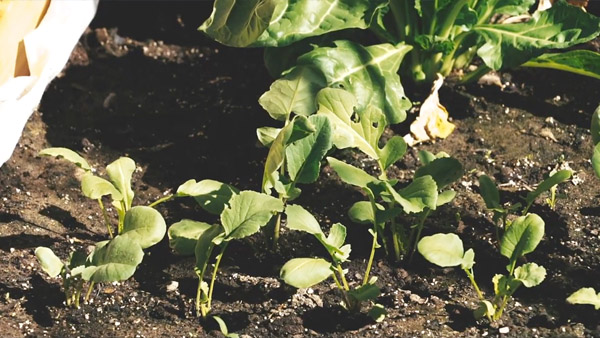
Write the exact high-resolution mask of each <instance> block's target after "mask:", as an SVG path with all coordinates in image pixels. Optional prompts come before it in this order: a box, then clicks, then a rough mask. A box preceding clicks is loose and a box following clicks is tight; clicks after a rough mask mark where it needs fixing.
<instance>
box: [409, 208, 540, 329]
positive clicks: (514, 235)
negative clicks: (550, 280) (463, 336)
mask: <svg viewBox="0 0 600 338" xmlns="http://www.w3.org/2000/svg"><path fill="white" fill-rule="evenodd" d="M543 236H544V221H543V220H542V219H541V218H540V217H539V216H537V215H536V214H528V215H527V216H520V217H518V218H517V219H515V220H514V221H513V222H512V224H511V226H510V227H509V228H508V229H507V230H506V232H505V233H504V236H503V237H502V241H501V243H500V254H501V255H502V256H504V257H506V258H508V260H509V263H508V265H507V266H506V270H507V271H508V274H506V275H502V274H496V275H495V276H494V278H493V279H492V283H493V284H494V294H495V295H494V298H493V299H492V300H491V301H490V300H487V299H486V298H485V297H484V295H483V293H482V292H481V289H480V288H479V286H478V285H477V282H476V281H475V275H474V272H473V265H474V264H475V252H474V251H473V249H469V250H467V251H466V252H465V251H464V249H463V243H462V241H461V239H460V238H459V237H458V236H457V235H455V234H435V235H433V236H426V237H423V239H421V241H419V244H418V250H419V253H421V255H423V257H424V258H425V259H426V260H428V261H429V262H431V263H433V264H436V265H438V266H440V267H452V266H460V267H461V269H463V271H465V273H466V274H467V276H468V277H469V280H470V281H471V284H472V285H473V288H474V289H475V291H476V292H477V296H478V297H479V302H480V306H479V308H478V309H477V310H475V312H474V314H475V317H476V318H482V317H487V318H488V319H489V320H490V321H496V320H498V319H500V317H502V313H503V311H504V309H505V308H506V305H507V304H508V302H509V300H510V298H511V297H512V295H513V294H514V293H515V291H516V290H517V289H518V288H519V287H520V286H521V285H524V286H525V287H527V288H531V287H534V286H537V285H539V284H540V283H541V282H542V281H543V280H544V279H545V278H546V269H544V267H542V266H539V265H537V264H536V263H525V264H522V265H520V266H517V262H518V261H519V260H520V259H521V258H522V257H524V256H525V255H526V254H528V253H531V252H533V251H534V250H535V248H536V247H537V246H538V244H539V243H540V241H541V240H542V237H543Z"/></svg>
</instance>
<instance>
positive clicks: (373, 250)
mask: <svg viewBox="0 0 600 338" xmlns="http://www.w3.org/2000/svg"><path fill="white" fill-rule="evenodd" d="M376 247H377V231H373V244H372V245H371V255H369V262H368V263H367V268H366V269H365V277H364V279H363V282H362V285H365V284H367V283H368V282H369V274H370V273H371V267H372V266H373V259H374V258H375V248H376Z"/></svg>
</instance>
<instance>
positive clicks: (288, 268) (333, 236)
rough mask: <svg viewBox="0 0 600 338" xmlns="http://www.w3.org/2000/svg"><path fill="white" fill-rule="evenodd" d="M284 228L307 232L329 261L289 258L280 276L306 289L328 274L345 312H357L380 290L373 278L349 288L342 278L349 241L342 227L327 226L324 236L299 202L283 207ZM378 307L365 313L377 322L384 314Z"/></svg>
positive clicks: (344, 277) (289, 282)
mask: <svg viewBox="0 0 600 338" xmlns="http://www.w3.org/2000/svg"><path fill="white" fill-rule="evenodd" d="M285 213H286V216H287V227H288V228H289V229H291V230H298V231H304V232H307V233H309V234H311V235H313V236H315V238H316V239H317V240H318V241H319V242H320V243H321V244H322V245H323V247H324V248H325V250H327V252H328V253H329V256H330V258H331V259H330V260H326V259H323V258H293V259H291V260H289V261H288V262H287V263H285V264H284V265H283V267H282V268H281V279H283V281H284V282H286V283H287V284H289V285H291V286H294V287H297V288H309V287H311V286H314V285H316V284H319V283H321V282H323V281H324V280H326V279H328V278H329V277H331V278H332V279H333V281H334V282H335V285H336V286H337V288H338V289H339V290H340V292H341V293H342V295H343V298H344V302H343V306H344V307H345V308H346V309H348V310H349V311H358V310H360V308H361V304H362V303H363V302H365V301H373V300H375V299H376V298H377V297H378V296H379V293H380V290H379V288H378V287H377V286H376V285H375V282H376V280H377V279H376V278H375V277H371V278H370V279H368V280H366V282H363V283H362V285H360V286H359V287H356V288H351V286H350V284H349V283H348V281H347V279H346V273H347V271H346V270H344V269H343V267H342V264H343V263H344V262H346V261H347V260H348V257H349V256H350V251H351V249H350V244H345V241H346V227H345V226H343V225H342V224H340V223H336V224H334V225H333V226H332V227H331V230H330V231H329V235H328V236H325V234H324V233H323V230H321V226H320V225H319V222H317V220H316V219H315V218H314V217H313V216H312V215H311V214H310V213H309V212H308V211H306V210H305V209H304V208H302V207H301V206H299V205H288V207H287V208H286V211H285ZM381 309H382V307H381V306H380V305H379V306H376V307H374V310H372V311H370V312H369V314H370V315H372V316H374V319H376V320H378V321H380V320H382V319H383V316H384V314H383V313H381V311H380V310H381Z"/></svg>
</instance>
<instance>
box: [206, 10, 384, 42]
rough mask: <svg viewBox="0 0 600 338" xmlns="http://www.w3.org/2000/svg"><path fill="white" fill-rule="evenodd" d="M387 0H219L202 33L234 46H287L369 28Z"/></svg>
mask: <svg viewBox="0 0 600 338" xmlns="http://www.w3.org/2000/svg"><path fill="white" fill-rule="evenodd" d="M386 3H387V1H385V0H323V1H313V0H237V1H236V0H216V1H215V4H214V7H213V12H212V14H211V16H210V18H209V19H208V20H206V22H204V23H203V24H202V26H201V27H200V30H202V31H204V32H205V33H207V34H208V35H209V36H210V37H212V38H213V39H215V40H217V41H219V42H221V43H223V44H225V45H228V46H233V47H246V46H249V45H253V46H285V45H289V44H291V43H293V42H295V41H298V40H301V39H304V38H307V37H311V36H317V35H322V34H325V33H328V32H333V31H338V30H342V29H347V28H367V27H368V26H369V25H370V23H371V20H373V17H374V16H375V14H376V12H377V10H378V9H379V8H381V7H383V6H384V5H385V4H386Z"/></svg>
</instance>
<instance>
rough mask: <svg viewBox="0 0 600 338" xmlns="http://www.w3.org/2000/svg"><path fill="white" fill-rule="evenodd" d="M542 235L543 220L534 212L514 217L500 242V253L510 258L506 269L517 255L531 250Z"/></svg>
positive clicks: (514, 260) (508, 268)
mask: <svg viewBox="0 0 600 338" xmlns="http://www.w3.org/2000/svg"><path fill="white" fill-rule="evenodd" d="M542 237H544V220H542V218H541V217H540V216H538V215H536V214H529V215H527V216H521V217H519V218H517V219H515V220H514V221H513V222H512V224H511V226H510V227H509V228H508V230H506V232H505V233H504V236H502V240H501V242H500V253H501V254H502V256H504V257H507V258H508V259H509V260H510V264H509V265H508V266H507V270H508V271H509V272H511V268H512V267H513V266H514V264H515V263H516V261H517V259H518V258H519V257H522V256H524V255H526V254H528V253H530V252H533V250H535V248H536V247H537V246H538V244H539V243H540V241H541V240H542Z"/></svg>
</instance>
